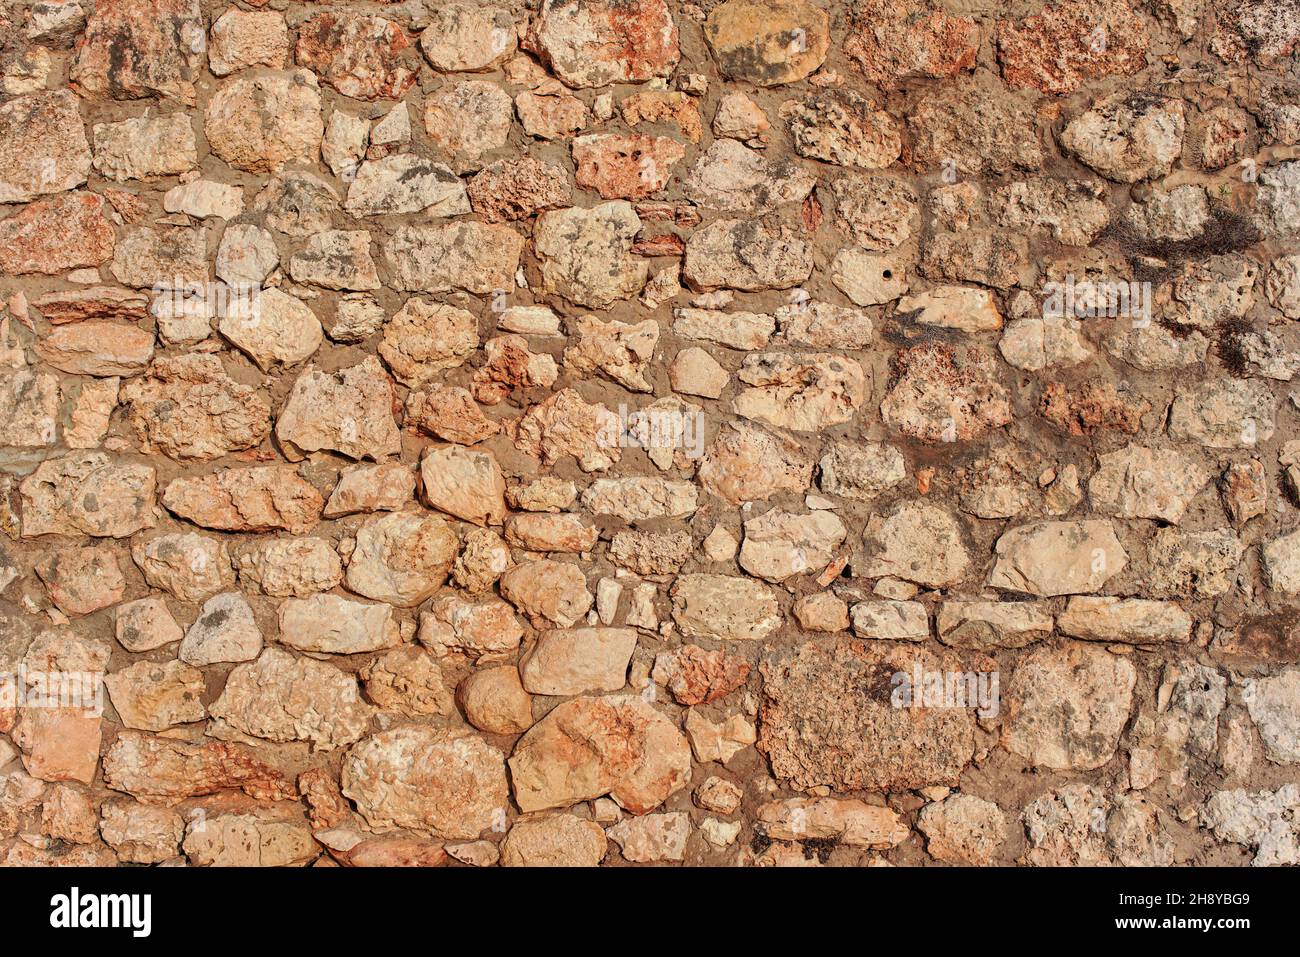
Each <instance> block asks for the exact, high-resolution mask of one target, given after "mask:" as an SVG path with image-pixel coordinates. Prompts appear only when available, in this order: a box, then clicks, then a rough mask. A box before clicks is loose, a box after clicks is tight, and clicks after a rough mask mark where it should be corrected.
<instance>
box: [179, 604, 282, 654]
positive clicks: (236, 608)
mask: <svg viewBox="0 0 1300 957" xmlns="http://www.w3.org/2000/svg"><path fill="white" fill-rule="evenodd" d="M261 650H262V632H261V630H260V629H259V628H258V627H257V622H256V621H255V620H254V619H253V609H251V608H250V607H249V606H248V602H247V601H246V600H245V599H244V596H243V595H242V594H240V593H239V592H237V591H229V592H223V593H222V594H220V595H215V596H213V597H212V598H209V599H208V600H207V601H206V602H204V603H203V607H202V608H201V609H200V610H199V617H198V618H196V619H194V624H192V625H190V629H189V631H187V632H185V639H184V640H183V641H182V642H181V647H180V651H179V652H177V654H178V656H179V657H180V660H181V661H183V662H185V663H186V664H190V665H197V666H203V665H211V664H216V663H218V662H223V661H251V660H252V659H254V658H256V657H257V655H258V652H260V651H261Z"/></svg>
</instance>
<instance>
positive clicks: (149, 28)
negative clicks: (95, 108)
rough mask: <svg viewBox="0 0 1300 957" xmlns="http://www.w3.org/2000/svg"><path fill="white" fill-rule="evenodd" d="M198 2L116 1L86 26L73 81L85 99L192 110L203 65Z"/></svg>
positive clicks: (99, 9) (98, 9) (103, 7)
mask: <svg viewBox="0 0 1300 957" xmlns="http://www.w3.org/2000/svg"><path fill="white" fill-rule="evenodd" d="M203 29H204V23H203V16H202V13H201V11H200V9H199V3H198V0H158V2H143V0H113V2H109V3H104V4H100V5H98V6H96V8H95V11H94V13H93V14H91V15H90V17H89V18H88V19H87V21H86V33H85V36H84V37H83V39H82V41H81V42H80V43H79V44H78V50H77V56H76V60H75V61H74V62H73V64H72V70H71V76H70V79H71V81H72V83H73V85H74V86H75V87H76V88H77V89H78V90H80V91H81V92H82V93H83V94H84V95H88V96H111V97H113V98H114V99H119V100H134V99H140V98H142V97H146V96H154V95H157V96H163V97H170V98H174V99H177V100H180V101H182V102H184V103H188V104H190V105H193V103H194V82H193V81H194V79H195V77H196V71H197V68H198V67H199V65H200V63H201V62H202V57H201V54H202V52H203V47H204V35H203Z"/></svg>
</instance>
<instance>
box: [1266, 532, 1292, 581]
mask: <svg viewBox="0 0 1300 957" xmlns="http://www.w3.org/2000/svg"><path fill="white" fill-rule="evenodd" d="M1260 556H1261V558H1263V560H1264V573H1265V575H1266V577H1267V581H1268V584H1269V587H1270V588H1272V589H1273V590H1274V591H1280V592H1283V593H1285V594H1288V595H1295V594H1300V532H1290V533H1288V534H1285V535H1280V536H1278V537H1277V538H1274V539H1272V540H1271V541H1268V542H1265V543H1264V544H1263V545H1262V546H1261V548H1260Z"/></svg>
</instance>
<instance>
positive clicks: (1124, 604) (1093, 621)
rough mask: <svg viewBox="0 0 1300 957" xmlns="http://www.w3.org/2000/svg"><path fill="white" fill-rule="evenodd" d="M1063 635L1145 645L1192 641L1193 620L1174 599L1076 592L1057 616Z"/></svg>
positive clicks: (1057, 623) (1089, 639)
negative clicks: (1162, 599)
mask: <svg viewBox="0 0 1300 957" xmlns="http://www.w3.org/2000/svg"><path fill="white" fill-rule="evenodd" d="M1056 628H1057V630H1058V631H1059V632H1060V633H1061V634H1063V635H1070V636H1071V637H1074V638H1083V639H1086V640H1088V641H1118V642H1127V643H1131V644H1135V645H1145V644H1151V643H1155V642H1161V641H1189V640H1190V639H1191V637H1192V619H1191V616H1190V615H1188V614H1187V612H1185V611H1183V609H1182V608H1180V607H1179V606H1178V605H1176V604H1175V603H1174V602H1165V601H1150V600H1148V599H1144V598H1093V597H1088V596H1081V595H1076V596H1074V597H1073V598H1071V599H1070V601H1069V604H1067V605H1066V606H1065V611H1064V612H1062V613H1061V614H1060V615H1058V616H1057V619H1056Z"/></svg>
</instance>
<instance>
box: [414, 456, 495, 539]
mask: <svg viewBox="0 0 1300 957" xmlns="http://www.w3.org/2000/svg"><path fill="white" fill-rule="evenodd" d="M505 491H506V480H505V477H504V475H502V473H501V466H500V465H498V464H497V460H496V458H495V457H494V456H493V455H492V453H491V452H479V451H475V450H473V449H467V448H465V447H464V446H460V445H447V446H443V447H441V448H433V447H431V448H429V449H428V450H426V451H425V454H424V456H423V458H421V460H420V500H421V501H422V502H424V503H425V504H426V505H428V506H430V507H431V508H436V509H438V510H440V511H443V512H446V513H447V514H449V515H454V516H455V517H457V518H460V519H463V520H464V521H467V522H473V523H474V524H475V525H488V524H492V525H499V524H501V522H502V520H503V519H504V517H505V512H506V504H505Z"/></svg>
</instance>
